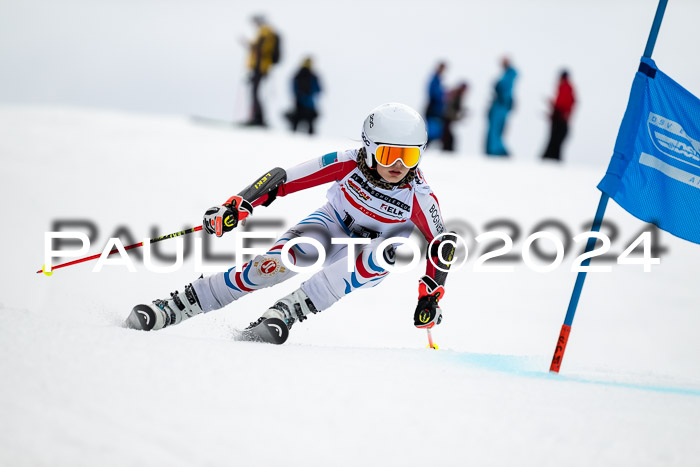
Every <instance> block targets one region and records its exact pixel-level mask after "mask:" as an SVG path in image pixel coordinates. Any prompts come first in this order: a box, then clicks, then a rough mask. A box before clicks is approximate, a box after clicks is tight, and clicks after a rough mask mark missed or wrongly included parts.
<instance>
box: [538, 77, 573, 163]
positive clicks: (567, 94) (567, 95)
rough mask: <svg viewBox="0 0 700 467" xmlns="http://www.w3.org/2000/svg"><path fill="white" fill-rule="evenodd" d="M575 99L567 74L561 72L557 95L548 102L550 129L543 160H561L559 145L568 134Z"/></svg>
mask: <svg viewBox="0 0 700 467" xmlns="http://www.w3.org/2000/svg"><path fill="white" fill-rule="evenodd" d="M575 103H576V98H575V96H574V88H573V87H572V86H571V82H570V81H569V72H568V71H567V70H563V71H562V72H561V75H560V77H559V85H558V89H557V95H556V97H555V98H554V100H553V101H551V102H550V105H551V114H550V116H549V118H550V120H551V122H552V127H551V131H550V135H549V143H548V144H547V149H546V150H545V151H544V155H543V156H542V158H543V159H551V160H556V161H559V160H561V145H562V143H563V142H564V140H565V139H566V135H567V134H568V133H569V118H570V117H571V112H572V110H573V109H574V104H575Z"/></svg>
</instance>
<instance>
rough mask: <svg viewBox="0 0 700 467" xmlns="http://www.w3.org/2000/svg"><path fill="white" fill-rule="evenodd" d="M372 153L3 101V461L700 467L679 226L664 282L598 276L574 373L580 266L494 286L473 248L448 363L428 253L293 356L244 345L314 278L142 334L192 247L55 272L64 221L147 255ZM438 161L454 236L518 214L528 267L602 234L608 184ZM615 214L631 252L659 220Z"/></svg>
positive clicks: (445, 304)
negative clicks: (565, 240)
mask: <svg viewBox="0 0 700 467" xmlns="http://www.w3.org/2000/svg"><path fill="white" fill-rule="evenodd" d="M356 146H357V142H356V141H352V140H349V139H345V140H343V139H339V140H331V139H327V138H326V139H320V138H318V139H310V138H308V137H306V136H303V135H289V134H287V133H282V132H277V131H258V130H246V129H242V128H235V127H228V126H224V125H221V126H215V125H201V124H197V123H195V122H193V121H191V120H188V119H185V118H182V117H174V116H158V115H142V114H132V113H122V112H116V111H94V110H93V111H86V110H77V109H70V108H56V107H54V108H51V107H46V108H44V107H24V106H19V105H18V106H7V105H5V106H2V107H0V154H2V171H1V172H0V173H1V183H0V198H1V199H2V217H3V219H5V223H4V228H3V229H2V231H1V233H0V236H1V237H0V245H2V256H1V258H2V264H3V267H2V268H0V284H1V288H0V289H1V290H2V293H1V294H0V355H2V357H0V375H2V376H1V377H0V465H3V466H96V465H100V466H141V465H143V466H158V465H163V466H165V465H167V466H179V465H182V466H194V465H196V466H224V465H227V466H228V465H261V466H267V465H290V466H328V465H334V466H358V465H382V466H393V465H395V466H418V465H431V466H438V465H439V466H442V465H444V466H451V465H455V466H456V465H460V466H462V465H479V466H481V465H484V466H488V465H497V466H505V465H528V466H543V465H580V466H591V465H608V466H621V465H629V466H692V465H698V459H700V445H699V444H698V439H700V341H699V340H698V339H697V331H698V329H699V328H700V313H699V312H698V306H697V304H698V289H697V277H698V276H697V258H698V251H699V250H698V246H697V245H694V244H691V243H688V242H685V241H683V240H679V239H677V238H675V237H673V236H671V235H670V234H667V233H661V235H660V239H661V243H662V244H663V246H665V247H666V248H667V251H666V252H665V253H663V254H662V255H661V256H662V262H661V264H660V265H658V266H654V267H653V268H652V272H651V273H644V272H642V268H641V267H640V266H630V265H615V266H614V267H613V270H612V272H611V273H590V274H589V275H588V279H587V281H586V284H585V287H584V289H583V294H582V298H581V302H580V306H579V309H578V313H577V315H576V319H575V321H574V326H573V330H572V333H571V338H570V340H569V346H568V349H567V352H566V357H565V359H564V363H563V366H562V370H561V373H560V374H550V373H549V371H548V369H549V363H550V359H551V356H552V352H553V350H554V345H555V342H556V339H557V337H558V335H559V330H560V327H561V324H562V321H563V319H564V315H565V312H566V307H567V304H568V300H569V296H570V293H571V289H572V287H573V284H574V280H575V274H574V273H572V272H571V271H570V268H571V265H572V263H573V259H574V257H575V256H576V254H573V253H570V254H568V255H567V256H566V259H565V261H564V263H563V264H562V265H561V266H560V267H559V268H557V269H556V270H555V271H553V272H550V273H545V274H541V273H537V272H534V271H532V270H531V269H530V268H528V267H526V266H525V265H523V263H522V261H518V262H514V263H508V264H511V265H513V266H514V271H513V272H497V273H484V272H474V270H473V269H474V262H475V258H476V257H477V256H478V255H479V251H478V250H474V251H471V252H470V259H469V261H468V262H467V263H466V265H465V267H464V268H463V269H461V270H459V271H455V272H452V273H450V276H449V278H448V282H447V293H446V296H445V298H444V300H443V301H442V302H441V305H442V308H443V310H444V314H445V318H444V322H443V323H442V324H441V325H440V326H438V327H437V328H436V329H435V330H434V332H433V334H434V337H435V340H436V341H437V343H438V344H439V345H440V349H439V350H437V351H436V350H430V349H427V348H426V343H427V339H426V336H425V332H422V331H419V330H416V329H415V328H414V327H413V323H412V315H413V309H414V307H415V303H416V298H417V290H416V285H417V279H418V277H420V275H422V271H423V264H424V262H422V263H421V266H420V268H417V269H415V270H414V271H411V272H407V273H401V274H399V273H396V274H391V275H390V276H389V277H388V278H387V279H386V280H385V281H384V282H383V283H382V284H381V285H380V286H378V287H376V288H374V289H370V290H360V291H357V292H355V293H353V294H351V296H348V297H346V298H345V299H343V300H342V301H341V302H339V303H338V304H336V305H335V306H334V307H332V308H331V309H329V310H326V311H324V312H322V313H320V314H318V315H315V316H312V317H311V318H310V319H309V320H308V321H305V322H304V323H297V324H296V325H295V326H294V327H293V328H292V330H291V336H290V338H289V341H288V342H287V343H286V344H285V345H283V346H272V345H265V344H256V343H241V342H234V341H233V340H232V332H233V329H236V328H242V327H244V326H246V325H247V324H248V323H249V322H250V321H252V320H254V319H256V318H257V317H258V316H259V315H260V314H261V313H262V312H263V311H264V310H265V309H266V307H267V306H269V305H271V304H272V303H273V302H274V301H275V299H277V298H279V297H281V296H283V295H285V294H287V293H289V292H291V291H292V290H294V289H295V287H297V286H298V284H299V283H300V281H301V280H302V279H303V277H304V275H302V276H301V277H299V278H298V279H297V278H295V279H293V280H291V281H289V282H286V283H283V284H281V285H278V286H277V287H275V288H273V289H267V290H262V291H259V292H257V293H254V294H252V295H250V296H247V297H245V298H243V299H241V300H240V301H239V302H235V303H233V304H231V305H230V306H228V307H226V308H225V309H223V310H218V311H215V312H211V313H209V314H206V315H204V316H198V317H195V318H193V319H191V320H189V321H187V322H185V323H182V324H181V325H178V326H175V327H172V328H167V329H165V330H162V331H159V332H152V333H145V332H138V331H133V330H128V329H124V328H122V327H121V322H122V321H123V320H124V318H125V317H126V316H127V315H128V313H129V311H130V309H131V308H132V307H133V306H134V305H135V304H137V303H145V302H148V301H150V300H153V299H156V298H163V297H165V296H167V294H168V293H169V292H172V291H174V290H175V289H180V290H181V288H182V287H183V286H184V285H185V284H187V283H189V282H190V281H192V280H193V279H194V278H195V277H197V276H198V273H197V272H195V266H194V261H193V258H192V257H190V258H189V259H187V260H186V261H185V264H184V266H183V267H182V268H180V270H179V271H177V272H172V273H168V274H158V273H154V272H150V271H148V270H146V268H145V267H144V266H143V265H142V264H141V263H137V272H134V273H130V272H128V271H127V270H126V268H125V267H122V266H105V268H104V269H103V271H102V272H100V273H93V272H91V271H92V267H93V266H94V262H93V263H92V264H91V263H84V264H80V265H75V266H71V267H68V268H65V269H59V270H56V271H54V273H53V275H52V276H51V277H47V276H45V275H43V274H36V273H35V271H36V270H37V269H39V268H40V267H41V265H42V263H43V261H44V260H43V256H44V232H46V231H49V230H50V229H51V226H52V223H53V221H55V220H60V219H90V220H91V221H93V222H94V223H95V224H96V225H97V226H98V227H99V236H98V239H97V240H96V241H95V242H93V244H92V246H91V249H90V253H91V254H93V253H98V252H100V251H101V248H102V247H103V246H104V245H105V243H106V241H107V238H108V237H109V236H111V234H112V233H113V232H115V231H116V230H117V229H118V227H120V226H122V227H126V228H127V229H128V231H129V233H131V235H132V236H133V237H134V238H133V239H132V240H133V241H139V240H140V239H141V238H146V237H150V236H151V229H152V228H154V227H155V228H156V229H157V231H158V233H159V234H160V235H162V234H166V233H170V232H174V231H177V230H180V229H182V228H184V227H187V226H193V225H197V224H198V223H199V222H200V220H201V215H202V213H203V211H204V210H205V209H206V208H208V207H209V206H211V205H215V204H217V203H220V202H222V201H223V200H225V199H226V198H227V197H228V196H230V195H231V194H234V193H237V192H238V191H240V190H241V189H242V188H243V187H245V186H246V185H247V184H249V183H251V182H252V181H253V180H254V179H255V177H257V176H259V175H261V174H262V173H264V172H265V171H266V170H268V169H270V168H271V167H274V166H282V167H288V166H291V165H293V164H296V163H299V162H302V161H304V160H307V159H309V158H312V157H317V156H319V155H322V154H325V153H327V152H331V151H333V150H337V149H345V148H352V147H356ZM422 168H423V170H424V172H425V174H426V177H427V179H428V182H429V183H430V184H431V186H432V187H433V189H434V191H435V192H436V194H437V196H438V197H439V199H440V203H441V207H442V211H443V213H444V215H445V218H446V219H447V222H448V227H449V226H450V223H453V224H454V223H456V222H457V221H458V220H461V221H466V222H468V223H469V224H470V225H471V226H473V228H474V229H475V231H476V232H475V233H481V232H484V231H486V230H489V229H488V228H487V227H488V226H487V224H488V223H489V222H491V221H493V220H495V219H510V220H512V221H513V222H514V223H515V224H516V225H517V226H519V227H520V228H521V230H522V235H520V237H519V238H518V239H516V242H515V246H514V250H513V252H515V253H516V254H520V251H521V249H522V248H521V247H522V244H523V241H524V238H525V237H526V236H527V235H529V233H531V232H532V231H533V228H534V227H536V224H537V223H538V222H540V221H541V220H543V219H547V218H550V219H551V218H554V219H558V220H560V221H561V222H563V223H564V224H565V225H566V226H568V228H569V229H570V230H571V233H572V234H578V233H580V232H582V231H584V230H585V228H584V224H586V223H587V222H589V221H590V219H591V218H592V217H593V214H594V212H595V208H596V205H597V201H598V199H599V192H598V191H597V189H596V188H595V185H596V184H597V182H598V181H599V179H600V178H601V177H602V175H603V173H602V172H601V171H600V170H593V169H585V168H582V167H577V168H571V167H562V166H556V165H546V164H535V163H525V162H522V161H503V160H487V159H485V158H483V157H481V156H475V155H469V154H458V155H452V156H451V155H446V154H443V153H441V152H439V151H435V150H432V151H431V150H429V151H428V154H427V155H426V157H425V159H424V161H423V163H422ZM325 190H326V187H318V188H315V189H311V190H307V191H305V192H300V193H297V194H294V195H290V196H289V197H285V198H280V199H278V200H277V201H276V202H275V203H274V204H273V205H272V206H270V207H269V208H259V209H256V211H255V213H254V219H262V220H265V219H267V220H271V219H280V218H281V219H283V220H284V227H282V228H281V229H279V230H277V231H276V232H277V233H282V231H283V230H282V229H284V228H286V227H287V226H289V225H291V224H292V223H294V222H297V221H298V220H300V219H302V218H303V216H305V215H306V214H308V213H309V212H311V211H313V210H314V209H316V208H317V207H318V206H320V205H321V204H322V203H323V202H324V192H325ZM606 219H607V220H608V221H610V222H612V223H614V224H615V225H616V226H617V227H618V228H619V235H618V238H617V239H616V240H615V241H613V245H612V250H611V251H613V252H614V253H615V254H618V253H620V252H621V251H622V250H623V249H624V248H625V247H626V246H627V245H628V244H629V243H630V241H631V240H632V239H633V238H635V237H636V235H637V233H638V232H639V231H640V230H641V229H642V228H643V227H644V225H643V223H641V222H640V221H638V220H637V219H635V218H633V217H632V216H630V215H629V214H627V213H626V212H624V211H623V210H622V209H620V208H619V207H618V206H617V205H615V204H614V202H611V203H610V205H609V207H608V213H607V216H606ZM608 232H609V231H608ZM199 235H200V234H193V235H192V237H194V236H199ZM125 243H129V242H128V241H125ZM234 243H235V242H234V238H233V235H228V236H226V237H224V238H222V239H216V240H214V241H212V248H213V250H214V251H215V252H217V253H223V252H228V251H230V250H231V248H232V247H233V245H234ZM161 245H162V249H163V251H166V252H173V251H174V241H171V240H169V241H167V242H164V243H162V244H161ZM581 248H582V247H581V245H577V246H576V248H575V249H574V250H575V251H578V250H580V249H581ZM57 262H58V261H57ZM487 264H488V263H487ZM607 264H614V263H607Z"/></svg>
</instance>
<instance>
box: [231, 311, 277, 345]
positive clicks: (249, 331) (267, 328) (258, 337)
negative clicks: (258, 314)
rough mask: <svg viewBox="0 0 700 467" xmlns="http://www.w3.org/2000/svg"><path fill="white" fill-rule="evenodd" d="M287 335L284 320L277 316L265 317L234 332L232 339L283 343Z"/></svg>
mask: <svg viewBox="0 0 700 467" xmlns="http://www.w3.org/2000/svg"><path fill="white" fill-rule="evenodd" d="M288 337H289V328H287V325H286V324H285V322H284V321H282V320H281V319H278V318H267V319H265V320H263V321H261V322H260V323H257V324H256V325H255V326H252V327H248V328H246V329H244V330H242V331H237V332H235V333H234V335H233V340H235V341H246V342H264V343H267V344H276V345H280V344H284V343H285V342H286V341H287V338H288Z"/></svg>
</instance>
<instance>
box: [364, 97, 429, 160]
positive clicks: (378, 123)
mask: <svg viewBox="0 0 700 467" xmlns="http://www.w3.org/2000/svg"><path fill="white" fill-rule="evenodd" d="M362 141H363V142H364V144H365V150H366V151H367V166H368V167H374V166H375V164H374V163H375V162H377V163H379V164H381V165H383V166H385V167H388V166H391V165H392V164H394V163H395V162H396V161H397V160H401V162H402V163H403V164H404V165H405V166H406V167H408V168H413V167H416V166H417V165H418V162H420V158H421V157H422V156H423V151H425V147H426V145H427V144H428V131H427V129H426V127H425V121H424V120H423V117H421V116H420V114H419V113H418V112H416V111H415V110H413V109H412V108H410V107H409V106H407V105H404V104H398V103H389V104H383V105H380V106H379V107H377V108H376V109H374V110H372V112H370V114H369V115H368V116H367V118H366V119H365V123H364V124H363V125H362ZM395 148H399V149H400V150H399V151H396V150H395ZM402 148H407V149H406V150H403V149H402ZM415 148H417V150H416V149H415ZM378 150H379V153H380V154H379V157H377V151H378Z"/></svg>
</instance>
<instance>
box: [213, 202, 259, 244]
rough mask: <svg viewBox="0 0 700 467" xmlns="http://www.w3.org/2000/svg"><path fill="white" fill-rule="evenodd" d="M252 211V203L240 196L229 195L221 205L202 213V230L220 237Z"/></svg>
mask: <svg viewBox="0 0 700 467" xmlns="http://www.w3.org/2000/svg"><path fill="white" fill-rule="evenodd" d="M252 213H253V205H252V204H250V203H249V202H248V201H246V200H244V199H243V198H241V197H240V196H231V197H230V198H229V199H228V200H226V202H225V203H224V204H223V205H221V206H214V207H211V208H209V209H207V212H205V213H204V221H203V223H202V230H204V231H205V232H206V233H208V234H216V236H217V237H221V236H222V235H223V234H224V233H226V232H230V231H231V230H233V229H235V228H236V226H237V225H238V223H239V222H241V221H243V220H244V219H245V218H246V217H248V216H249V215H251V214H252Z"/></svg>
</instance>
